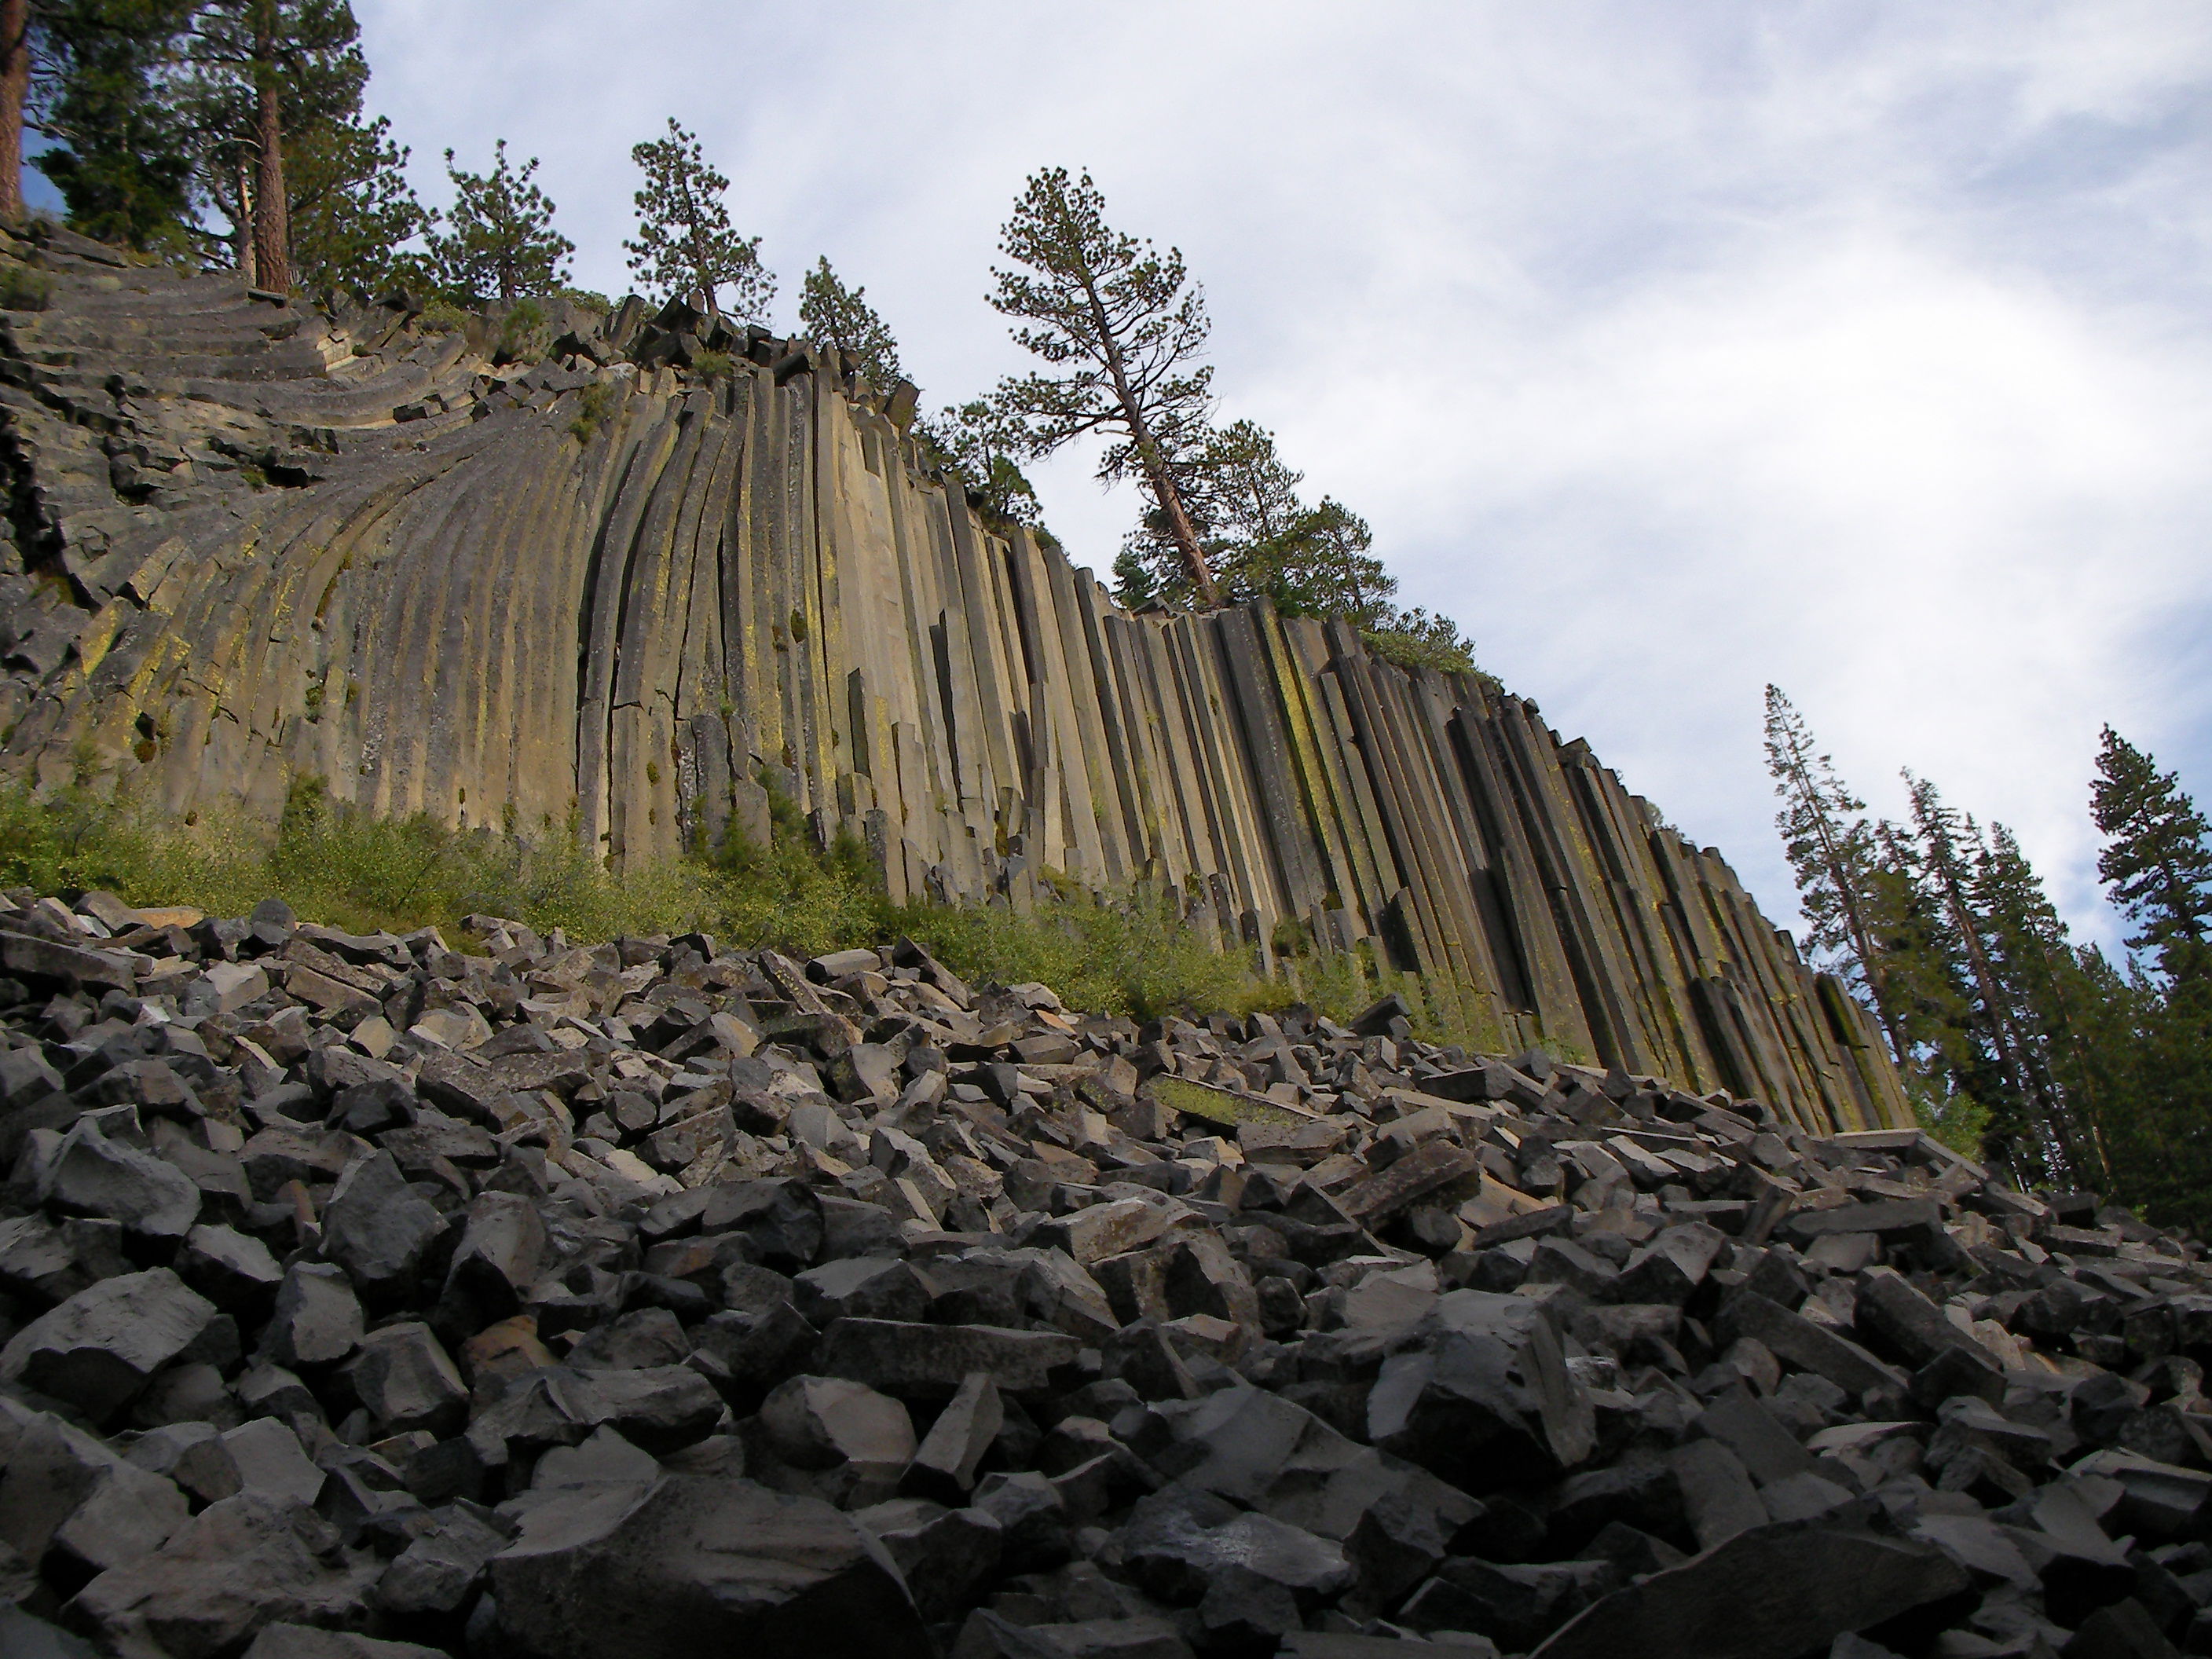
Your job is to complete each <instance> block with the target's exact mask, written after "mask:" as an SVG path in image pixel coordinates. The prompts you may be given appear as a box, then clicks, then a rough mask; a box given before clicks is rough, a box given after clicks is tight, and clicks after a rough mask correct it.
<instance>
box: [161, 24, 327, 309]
mask: <svg viewBox="0 0 2212 1659" xmlns="http://www.w3.org/2000/svg"><path fill="white" fill-rule="evenodd" d="M360 33H361V30H360V27H359V26H358V25H357V24H356V22H355V21H354V15H353V8H352V7H351V6H350V5H349V4H348V3H346V0H202V3H201V4H200V6H199V7H198V9H197V11H196V12H195V13H194V15H193V16H192V20H191V27H190V29H189V31H188V32H187V35H186V41H185V57H186V58H187V60H188V62H189V63H190V64H191V76H190V77H189V81H188V83H187V85H186V87H185V88H184V91H185V100H184V101H185V106H187V107H188V108H189V110H190V111H191V113H192V117H193V118H194V120H195V122H196V124H197V125H198V126H199V128H200V130H201V132H202V134H203V137H204V147H203V149H202V167H201V178H202V183H203V185H204V188H205V189H206V190H207V191H208V193H209V195H210V197H211V199H214V200H216V201H217V202H219V203H222V204H224V205H225V208H226V210H227V211H228V213H229V214H230V215H231V216H232V217H233V222H234V224H236V225H238V226H239V227H240V230H241V231H242V232H245V231H250V234H246V235H242V236H241V239H240V247H239V264H240V268H241V269H246V270H248V274H249V280H251V281H252V282H253V283H256V284H258V286H260V287H262V288H264V289H272V290H274V291H276V292H278V293H283V292H286V291H288V290H289V289H290V288H291V286H292V279H293V272H292V191H291V187H290V185H289V181H288V179H287V176H286V160H287V155H286V152H287V149H288V147H289V144H290V143H291V142H292V141H293V140H294V139H295V138H296V137H298V136H299V135H301V134H302V133H304V132H306V131H309V130H310V129H312V128H315V127H318V126H320V125H325V124H326V123H331V122H343V121H348V120H351V119H353V118H356V117H357V116H358V115H359V113H360V110H361V94H362V87H363V86H364V85H365V84H366V83H367V82H368V60H367V59H365V58H363V57H362V54H361V48H360V46H359V45H358V44H357V41H358V39H359V36H360Z"/></svg>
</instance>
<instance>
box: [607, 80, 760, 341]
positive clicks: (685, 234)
mask: <svg viewBox="0 0 2212 1659" xmlns="http://www.w3.org/2000/svg"><path fill="white" fill-rule="evenodd" d="M629 155H630V160H632V161H635V162H636V163H637V165H638V166H639V167H640V168H641V169H642V170H643V172H644V173H645V185H644V187H643V188H642V189H641V190H640V191H638V192H637V195H636V197H635V198H634V199H635V203H636V206H637V240H635V241H625V242H623V248H624V249H625V250H626V251H627V252H629V268H630V270H633V271H635V273H636V274H637V276H638V277H639V279H640V280H641V281H642V282H643V283H645V284H646V285H647V287H648V288H649V289H652V290H653V293H654V294H655V295H658V296H659V298H661V299H664V300H675V299H688V298H690V296H691V295H695V294H696V295H703V296H704V298H705V300H706V307H707V313H708V315H709V316H714V317H719V316H720V315H722V299H721V295H722V290H723V289H729V290H730V310H731V312H732V313H733V314H735V315H736V316H738V317H740V318H743V319H745V320H746V321H749V322H756V323H757V322H763V321H765V320H766V319H767V317H768V309H769V306H770V305H772V304H773V303H774V302H775V277H774V276H771V275H769V272H768V270H766V269H765V268H764V267H763V265H762V264H761V261H760V242H761V239H760V238H759V237H757V236H740V235H738V233H737V231H736V230H735V228H732V225H731V223H730V209H729V204H728V203H727V202H726V201H725V200H724V199H723V198H724V197H725V196H726V194H727V192H728V191H729V188H730V181H729V179H727V178H726V177H725V176H724V175H723V174H722V173H719V172H717V171H715V169H714V167H712V166H710V165H709V164H708V161H707V152H706V150H705V149H704V148H703V147H702V145H701V144H700V143H699V140H698V137H696V135H695V134H693V133H690V132H688V131H685V130H684V127H683V126H682V125H679V124H678V121H677V119H676V118H675V117H674V116H672V115H671V116H670V117H669V118H668V136H667V137H665V138H653V139H648V140H647V141H646V142H645V143H641V144H638V145H635V147H633V148H632V149H631V150H630V153H629Z"/></svg>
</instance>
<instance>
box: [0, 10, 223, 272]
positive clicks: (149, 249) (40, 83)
mask: <svg viewBox="0 0 2212 1659" xmlns="http://www.w3.org/2000/svg"><path fill="white" fill-rule="evenodd" d="M194 3H195V0H40V3H39V4H38V5H36V6H34V7H32V8H30V9H29V10H28V13H27V17H28V31H29V36H28V38H29V46H28V54H27V55H28V62H29V66H30V80H29V83H28V99H27V107H26V114H27V118H28V120H29V121H30V122H31V124H32V125H33V126H35V127H36V128H37V130H38V131H40V133H41V134H43V135H44V136H45V137H47V138H49V139H52V140H53V141H54V143H52V145H51V146H50V147H49V148H47V149H43V150H41V151H40V153H39V154H38V155H35V156H33V158H32V160H33V163H34V164H35V165H36V166H37V167H38V168H39V170H40V172H41V173H45V174H46V178H47V179H49V180H50V181H52V184H53V185H54V188H55V189H56V190H58V191H60V192H61V197H62V201H63V203H64V206H65V207H66V208H67V210H68V216H69V226H70V229H72V230H74V231H76V232H77V233H78V234H81V235H85V236H89V237H91V238H93V239H94V240H96V241H102V242H108V243H112V244H113V245H114V246H118V247H126V248H130V249H131V250H133V251H134V252H141V253H151V254H155V255H158V256H161V257H162V258H172V259H182V258H186V257H188V256H189V255H190V254H191V252H192V251H193V248H194V246H195V244H196V239H195V236H194V234H193V204H192V168H193V158H194V154H195V149H196V146H197V143H199V142H200V140H199V136H198V135H197V134H196V132H195V131H194V130H193V127H192V125H191V123H190V121H189V120H188V119H187V118H186V113H185V110H184V109H183V108H182V107H181V106H179V100H177V99H176V98H175V97H174V96H173V88H171V87H170V86H169V84H168V79H169V75H170V71H172V70H173V67H174V65H175V64H176V61H177V58H178V56H179V51H180V49H181V41H182V36H183V33H184V29H185V23H186V22H187V21H189V19H190V17H191V12H192V9H193V4H194ZM7 27H8V25H7V23H6V21H5V20H4V18H0V35H4V33H5V31H6V29H7ZM5 78H6V76H5V74H4V73H0V82H4V80H5ZM0 96H4V94H0ZM0 148H4V146H0ZM0 176H5V177H7V178H9V179H15V180H16V181H17V182H18V186H19V187H20V168H11V167H9V166H8V164H7V163H6V162H5V161H0ZM19 207H20V198H19Z"/></svg>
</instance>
